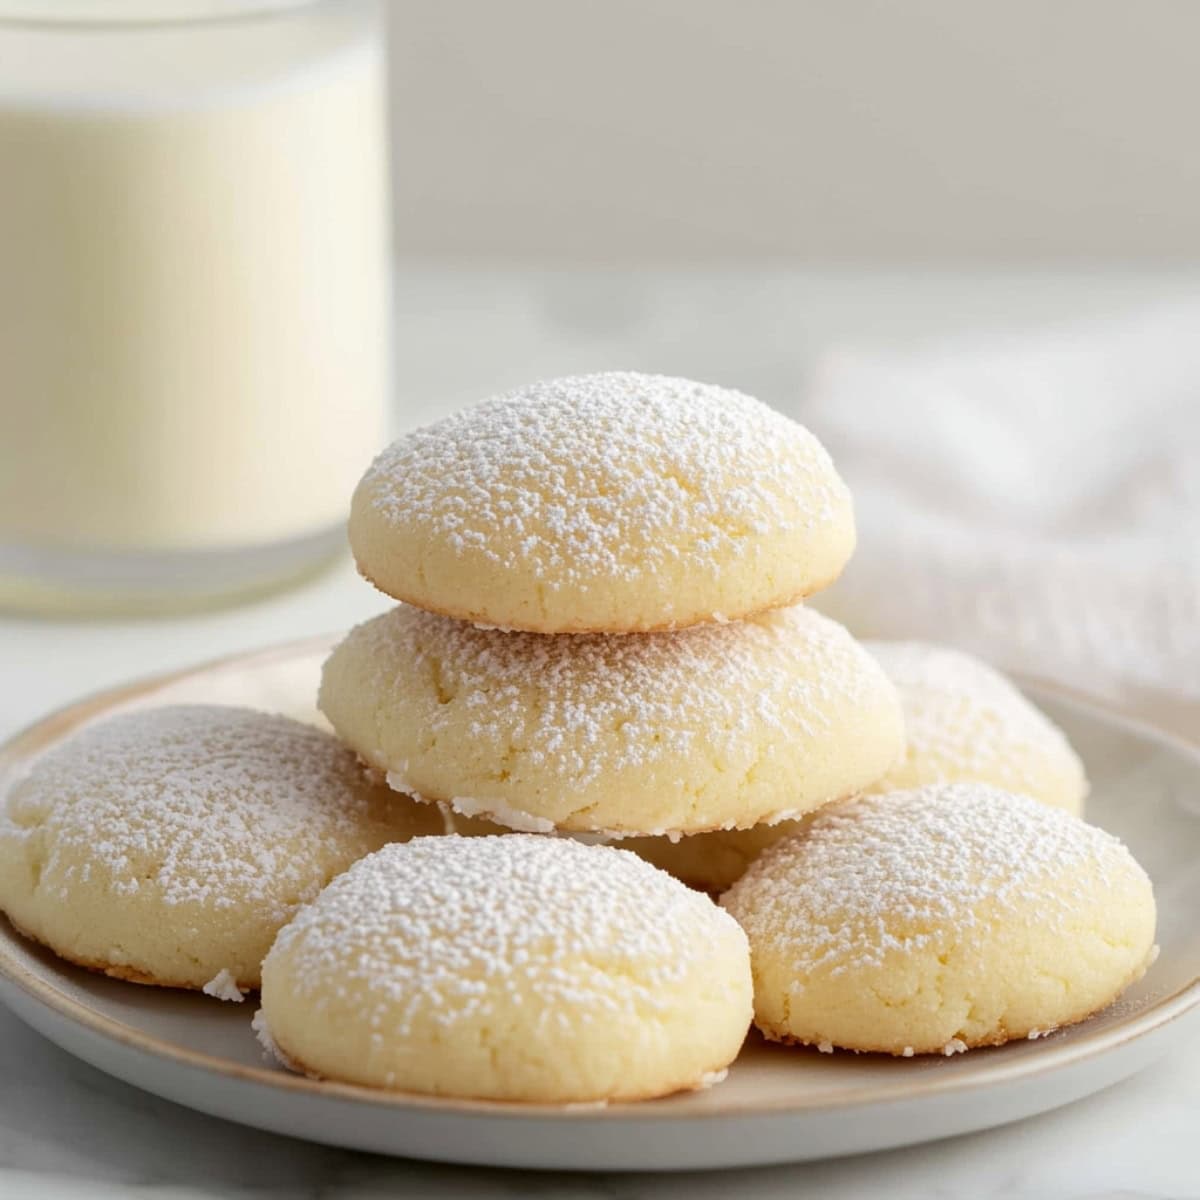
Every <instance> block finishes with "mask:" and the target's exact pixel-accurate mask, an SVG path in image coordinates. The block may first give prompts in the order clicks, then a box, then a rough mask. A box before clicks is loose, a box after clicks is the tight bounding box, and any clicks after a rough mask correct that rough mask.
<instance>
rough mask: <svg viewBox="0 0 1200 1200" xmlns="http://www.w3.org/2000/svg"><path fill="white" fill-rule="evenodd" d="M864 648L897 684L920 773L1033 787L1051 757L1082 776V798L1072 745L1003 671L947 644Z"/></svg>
mask: <svg viewBox="0 0 1200 1200" xmlns="http://www.w3.org/2000/svg"><path fill="white" fill-rule="evenodd" d="M863 645H864V647H865V648H866V649H867V650H868V651H869V652H870V653H871V654H873V655H874V656H875V658H876V659H878V661H879V663H880V665H881V666H882V667H883V669H884V670H885V671H886V672H887V674H888V677H889V678H890V679H891V680H892V682H893V683H894V684H895V685H896V687H897V688H898V689H899V692H900V697H901V701H902V703H903V705H904V723H905V729H906V732H907V734H908V742H909V754H910V756H916V757H919V759H920V762H921V767H922V772H923V774H928V773H929V772H941V774H942V778H943V780H945V781H947V782H950V781H955V780H961V779H972V778H979V779H984V778H986V779H988V780H989V781H990V782H993V783H996V784H1002V785H1003V786H1004V787H1006V788H1009V789H1012V790H1014V791H1031V790H1033V789H1035V788H1036V787H1037V784H1038V782H1039V778H1040V776H1039V775H1035V774H1033V773H1031V767H1032V766H1033V765H1035V764H1037V763H1045V762H1046V761H1047V760H1049V761H1053V762H1057V763H1061V764H1062V770H1063V771H1064V772H1069V773H1070V774H1072V775H1075V776H1077V778H1078V783H1077V788H1078V792H1079V794H1080V795H1081V796H1082V794H1083V792H1084V791H1085V790H1086V780H1085V778H1084V773H1083V765H1082V763H1080V761H1079V759H1078V757H1077V756H1076V754H1075V752H1074V751H1073V750H1072V749H1071V746H1070V743H1068V741H1067V739H1066V738H1065V737H1064V736H1063V734H1062V732H1061V731H1060V730H1059V729H1058V728H1057V727H1056V726H1055V725H1054V724H1052V723H1051V721H1050V720H1049V719H1048V718H1047V717H1046V716H1045V715H1044V714H1043V713H1041V712H1040V711H1039V710H1038V709H1037V708H1035V707H1034V705H1032V704H1031V703H1030V702H1029V701H1028V700H1027V699H1026V698H1025V697H1024V696H1023V695H1022V694H1021V692H1020V691H1019V690H1018V689H1017V688H1016V687H1015V686H1014V685H1013V684H1012V683H1011V682H1010V681H1009V680H1008V679H1006V678H1005V677H1004V676H1003V675H1002V674H1001V673H1000V672H999V671H996V670H995V669H993V668H992V667H990V666H988V665H987V664H986V663H984V662H981V661H980V660H979V659H977V658H974V657H972V656H971V655H969V654H963V653H961V652H960V651H958V650H953V649H950V648H949V647H946V646H935V645H929V644H926V643H923V642H874V641H867V642H864V643H863ZM928 782H936V780H933V779H929V780H928ZM886 783H887V781H886V780H885V781H884V784H885V785H886ZM1038 798H1039V799H1042V798H1043V797H1038Z"/></svg>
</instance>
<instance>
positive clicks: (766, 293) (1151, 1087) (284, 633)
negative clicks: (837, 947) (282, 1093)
mask: <svg viewBox="0 0 1200 1200" xmlns="http://www.w3.org/2000/svg"><path fill="white" fill-rule="evenodd" d="M1196 287H1197V282H1196V280H1195V279H1194V278H1191V279H1189V278H1187V277H1183V276H1157V277H1149V276H1132V275H1109V276H1104V277H1100V278H1096V277H1088V278H1084V277H1077V278H1074V279H1070V278H1062V277H1051V276H1013V275H993V276H990V277H982V276H961V275H956V276H941V277H936V278H929V277H917V276H905V275H902V274H898V273H892V274H888V275H880V274H873V275H867V274H862V273H858V274H847V273H840V274H826V275H811V274H810V275H805V276H792V275H786V274H773V275H769V276H768V275H761V274H748V273H744V272H723V273H719V274H704V275H699V274H691V275H680V274H674V275H670V276H666V275H661V274H655V275H651V274H638V275H625V274H621V273H617V272H597V273H592V274H590V275H587V276H580V275H579V274H578V273H576V274H573V275H571V276H567V275H564V274H558V273H533V274H531V273H511V272H498V271H492V272H487V273H481V272H471V271H465V270H464V271H451V272H447V271H431V270H426V271H411V272H409V273H408V274H407V275H406V277H405V282H404V284H403V286H402V290H401V305H400V345H399V353H400V361H401V370H400V392H401V397H402V401H403V402H404V404H405V406H406V411H407V416H408V417H409V418H414V417H423V416H426V415H429V414H430V413H432V412H435V411H436V410H437V409H439V408H442V407H446V406H450V405H453V404H456V403H459V402H462V401H464V400H467V399H470V398H473V397H475V396H476V395H478V394H481V393H483V392H486V391H488V390H492V389H493V388H494V387H499V386H505V385H508V384H511V383H515V382H519V381H521V380H523V379H525V378H527V377H530V376H540V375H551V374H556V373H560V372H562V371H566V370H575V369H594V368H598V367H603V366H613V365H622V366H623V365H634V366H638V367H641V368H645V369H661V370H670V371H674V372H678V373H682V374H692V375H695V376H698V377H701V378H703V377H705V376H708V377H715V378H720V379H723V380H727V381H734V380H737V381H740V382H742V384H743V386H745V387H746V388H747V390H750V391H759V392H760V393H762V394H764V395H766V396H769V397H770V398H772V399H774V400H776V402H779V400H780V397H784V396H786V395H787V394H788V393H789V391H790V390H792V389H795V388H798V387H799V386H800V382H801V380H802V378H803V373H804V370H805V368H806V366H807V365H808V362H809V361H810V359H811V356H812V354H813V352H814V351H815V350H816V349H817V348H819V347H821V346H823V345H825V344H826V343H828V342H830V341H837V340H842V339H855V340H859V341H862V340H872V341H876V342H878V341H887V342H891V343H895V342H897V341H911V340H913V339H916V338H921V337H925V336H932V335H935V334H937V333H939V332H942V331H946V330H948V331H950V332H960V331H966V330H977V329H979V328H1004V329H1008V328H1014V327H1022V326H1024V327H1028V326H1030V325H1033V324H1037V323H1040V322H1043V321H1049V320H1058V319H1063V318H1069V317H1071V316H1074V315H1079V314H1082V313H1098V312H1110V311H1118V310H1120V309H1122V308H1128V307H1133V306H1135V305H1138V304H1141V303H1145V302H1154V301H1156V300H1160V299H1161V300H1166V299H1170V298H1171V297H1174V296H1178V295H1181V294H1183V293H1184V292H1185V291H1193V292H1194V291H1195V289H1196ZM467 346H469V347H470V350H471V353H469V354H467V353H464V352H463V351H464V348H465V347H467ZM385 605H386V602H385V601H384V600H383V599H382V598H380V597H378V596H376V595H374V594H373V593H372V592H371V590H370V589H369V588H367V587H366V586H365V585H364V584H362V583H361V581H359V580H358V579H357V577H356V576H355V574H354V572H353V570H352V569H351V567H350V565H349V564H348V563H345V562H344V563H342V564H340V565H339V567H338V568H337V569H336V570H335V571H333V572H331V573H330V574H328V575H327V576H325V577H324V578H322V579H320V580H316V581H314V582H312V583H310V584H308V585H306V586H305V587H303V588H301V589H299V590H297V591H294V592H292V593H290V594H288V595H285V596H281V597H276V598H273V599H267V600H263V601H260V602H258V603H256V604H253V605H249V606H246V607H242V608H236V609H229V610H225V611H220V612H214V613H209V614H203V615H196V616H189V617H180V618H169V619H162V620H152V621H106V622H98V623H88V622H82V621H78V622H77V621H39V620H37V619H32V618H17V617H7V618H3V617H0V681H2V685H0V737H5V736H7V735H8V734H9V733H11V732H13V731H14V730H15V729H17V728H18V727H20V726H21V725H24V724H26V723H28V722H29V721H32V720H34V719H35V718H37V717H38V716H40V715H42V714H43V713H44V712H46V711H47V710H48V709H50V708H53V707H55V706H57V705H59V704H63V703H66V702H68V701H70V700H72V699H74V698H76V697H77V696H79V695H80V694H82V693H85V692H89V691H94V690H97V689H99V688H103V687H105V686H108V685H110V684H115V683H117V682H120V681H124V680H128V679H131V678H134V677H137V676H139V675H145V674H148V673H154V672H158V671H163V670H168V669H170V668H172V667H177V666H182V665H186V664H188V663H193V662H197V661H201V660H204V659H206V658H212V657H216V656H218V655H223V654H227V653H230V652H233V651H237V650H241V649H246V648H250V647H253V646H258V645H263V644H266V643H270V642H275V641H281V640H285V639H287V638H291V637H300V636H304V635H307V634H312V633H320V632H327V631H331V630H335V629H338V628H341V627H344V626H346V625H347V624H349V623H351V622H352V621H355V620H357V619H360V618H361V617H363V616H365V615H368V614H369V613H372V612H375V611H378V610H380V609H381V608H383V607H385ZM1198 1131H1200V1039H1192V1040H1191V1041H1189V1042H1186V1043H1184V1044H1181V1045H1180V1046H1179V1047H1178V1048H1177V1049H1176V1050H1175V1051H1174V1052H1173V1053H1172V1054H1171V1055H1170V1056H1169V1057H1168V1059H1167V1060H1166V1061H1164V1062H1163V1063H1161V1064H1160V1065H1158V1066H1155V1067H1152V1068H1150V1069H1148V1070H1147V1071H1145V1072H1143V1073H1142V1074H1141V1075H1139V1076H1135V1077H1134V1078H1132V1079H1130V1080H1128V1081H1127V1082H1125V1083H1122V1084H1119V1085H1118V1086H1116V1087H1115V1088H1112V1089H1110V1090H1109V1091H1107V1092H1104V1093H1102V1094H1100V1095H1097V1096H1094V1097H1092V1098H1090V1099H1087V1100H1084V1101H1082V1102H1080V1103H1077V1104H1075V1105H1072V1106H1070V1107H1068V1108H1066V1109H1062V1110H1059V1111H1057V1112H1052V1113H1048V1114H1046V1115H1044V1116H1041V1117H1037V1118H1034V1119H1032V1120H1028V1121H1024V1122H1021V1123H1019V1124H1016V1125H1012V1126H1009V1127H1006V1128H1004V1129H999V1130H994V1131H991V1132H988V1133H981V1134H975V1135H971V1136H968V1137H963V1138H958V1139H954V1140H951V1141H947V1142H940V1143H934V1144H931V1145H928V1146H923V1147H917V1148H914V1149H910V1150H903V1151H893V1152H887V1153H883V1154H877V1155H871V1156H866V1157H862V1158H854V1159H845V1160H841V1161H835V1162H828V1163H820V1164H812V1165H806V1166H794V1167H773V1168H765V1169H762V1170H756V1171H742V1172H738V1173H737V1175H736V1178H735V1177H733V1176H732V1175H731V1174H729V1173H726V1172H718V1173H715V1174H707V1175H702V1174H694V1175H673V1176H648V1175H626V1176H622V1175H604V1176H600V1175H579V1176H571V1175H536V1174H527V1173H521V1172H502V1171H485V1170H479V1169H460V1168H454V1167H440V1166H432V1165H425V1164H419V1163H413V1162H404V1161H390V1160H386V1159H381V1158H374V1157H371V1156H368V1155H363V1154H356V1153H350V1152H344V1151H339V1150H331V1149H326V1148H322V1147H318V1146H310V1145H305V1144H303V1143H300V1142H295V1141H291V1140H289V1139H285V1138H280V1137H274V1136H271V1135H268V1134H264V1133H258V1132H255V1131H253V1130H249V1129H243V1128H240V1127H237V1126H234V1125H230V1124H226V1123H224V1122H222V1121H218V1120H215V1119H212V1118H208V1117H204V1116H201V1115H199V1114H196V1113H192V1112H189V1111H188V1110H186V1109H182V1108H179V1107H176V1106H174V1105H172V1104H169V1103H167V1102H165V1101H162V1100H158V1099H156V1098H155V1097H153V1096H149V1095H146V1094H143V1093H141V1092H138V1091H136V1090H135V1089H133V1088H131V1087H128V1086H126V1085H124V1084H121V1083H118V1082H116V1081H114V1080H111V1079H109V1078H107V1077H105V1076H104V1075H102V1074H100V1073H99V1072H97V1071H95V1070H93V1069H92V1068H90V1067H88V1066H85V1065H84V1064H82V1063H80V1062H77V1061H75V1060H73V1059H71V1058H70V1057H69V1056H67V1055H66V1054H65V1053H63V1052H61V1051H59V1050H57V1049H56V1048H55V1047H53V1046H51V1045H50V1044H49V1043H48V1042H45V1041H43V1040H42V1039H41V1038H40V1037H39V1036H37V1035H36V1034H34V1033H32V1032H31V1031H30V1030H28V1029H27V1028H26V1027H25V1026H23V1025H22V1024H20V1023H19V1022H18V1021H17V1020H16V1018H15V1017H13V1016H11V1015H9V1014H8V1013H7V1012H5V1011H4V1010H0V1197H2V1198H3V1200H26V1198H30V1200H50V1198H54V1200H66V1198H71V1197H81V1198H82V1197H88V1198H89V1200H92V1198H95V1200H105V1198H107V1197H116V1196H136V1197H147V1198H149V1197H156V1198H157V1197H162V1198H164V1200H165V1198H168V1197H169V1198H170V1200H192V1198H194V1197H229V1198H239V1200H243V1198H252V1197H295V1198H297V1200H301V1198H304V1197H313V1198H317V1197H322V1198H325V1197H336V1198H337V1200H350V1198H367V1197H374V1196H392V1195H411V1196H420V1197H441V1196H445V1197H451V1196H453V1197H466V1196H481V1197H484V1196H487V1197H490V1196H495V1197H502V1196H545V1197H562V1198H575V1197H578V1198H580V1200H582V1198H585V1197H608V1196H611V1197H627V1198H631V1200H632V1198H637V1197H654V1198H661V1200H668V1198H675V1197H678V1198H683V1197H687V1198H688V1200H704V1198H707V1197H712V1198H713V1200H716V1198H718V1197H720V1198H722V1200H724V1197H727V1196H738V1197H747V1198H748V1200H757V1198H760V1197H761V1198H762V1200H766V1198H768V1197H784V1196H789V1197H790V1196H797V1195H813V1196H820V1197H823V1198H827V1200H836V1198H838V1197H861V1196H866V1195H871V1194H875V1193H877V1192H878V1193H884V1192H886V1193H887V1194H888V1195H889V1196H891V1197H893V1198H895V1200H904V1198H907V1197H914V1198H915V1197H921V1198H925V1197H932V1196H947V1197H959V1196H961V1197H972V1198H980V1200H986V1198H989V1197H1005V1198H1009V1197H1011V1198H1014V1200H1016V1198H1022V1200H1049V1198H1051V1197H1070V1198H1080V1200H1082V1198H1084V1197H1089V1198H1092V1197H1094V1198H1100V1197H1112V1198H1116V1197H1155V1198H1158V1197H1170V1198H1172V1200H1184V1198H1193V1200H1200V1148H1198V1147H1197V1144H1196V1135H1197V1132H1198Z"/></svg>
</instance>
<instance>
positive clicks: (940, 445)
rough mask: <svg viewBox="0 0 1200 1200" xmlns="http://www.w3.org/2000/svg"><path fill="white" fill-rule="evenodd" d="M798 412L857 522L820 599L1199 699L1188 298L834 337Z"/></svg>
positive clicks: (1194, 419)
mask: <svg viewBox="0 0 1200 1200" xmlns="http://www.w3.org/2000/svg"><path fill="white" fill-rule="evenodd" d="M801 414H802V417H803V419H804V420H805V421H806V423H807V424H809V426H810V427H811V428H812V429H813V430H814V431H815V432H816V433H817V434H818V436H820V437H821V438H822V440H823V441H824V442H825V443H826V445H827V446H828V447H829V449H830V451H831V452H832V454H833V455H834V459H835V461H836V462H837V464H838V467H839V469H840V470H841V472H842V474H843V476H844V477H845V478H846V480H847V482H848V483H849V484H850V487H851V489H852V490H853V492H854V495H855V500H856V507H857V515H858V524H859V547H858V551H857V553H856V554H855V557H854V559H853V561H852V563H851V565H850V567H849V568H848V570H847V572H846V574H845V576H844V577H843V579H842V580H840V581H839V582H838V583H837V584H836V585H835V586H834V588H832V589H831V590H830V591H829V592H828V593H825V594H824V596H823V597H822V598H819V599H818V601H817V603H818V604H819V606H820V607H823V608H824V609H825V610H826V611H829V612H830V613H832V614H833V615H835V616H837V617H839V618H840V619H842V620H844V621H845V622H846V623H847V624H848V625H850V627H851V628H852V629H854V630H856V631H857V632H859V633H861V634H863V635H864V636H865V635H870V636H880V637H920V638H926V639H936V640H939V641H943V642H948V643H952V644H956V645H959V646H961V647H963V648H966V649H969V650H974V651H975V652H976V653H979V654H982V655H984V656H986V657H988V658H990V659H991V660H992V661H993V662H996V663H997V664H999V665H1001V666H1005V667H1009V668H1014V669H1017V670H1022V671H1025V672H1028V673H1031V674H1035V675H1039V676H1043V677H1050V678H1055V679H1058V680H1059V681H1062V682H1065V683H1068V684H1072V685H1074V686H1076V687H1083V688H1087V689H1088V690H1091V691H1093V692H1099V693H1102V694H1105V695H1107V696H1109V697H1110V698H1117V699H1124V698H1127V697H1128V695H1129V693H1130V691H1131V690H1134V691H1136V690H1138V689H1150V690H1151V692H1152V693H1155V694H1162V693H1170V694H1171V695H1173V696H1176V697H1179V698H1180V699H1181V700H1191V701H1197V700H1200V303H1197V304H1196V305H1194V306H1192V305H1189V306H1187V307H1173V308H1171V309H1169V310H1155V311H1152V312H1147V313H1143V314H1139V315H1137V316H1134V317H1127V318H1123V319H1121V320H1113V321H1108V322H1105V323H1103V324H1091V325H1087V326H1080V327H1074V328H1071V329H1067V330H1058V331H1055V332H1053V333H1047V334H1045V335H1042V336H1039V337H1038V338H1036V339H1028V338H1027V339H1025V340H1019V339H1017V340H1014V339H1009V340H1007V341H992V342H989V343H987V344H976V345H969V344H968V345H962V344H959V345H947V346H942V347H934V348H930V349H927V350H924V351H921V352H917V353H910V354H906V355H890V356H889V355H886V354H884V355H880V354H867V353H856V352H854V351H851V350H846V351H839V352H833V353H831V354H829V355H828V356H827V357H826V359H825V360H824V361H823V363H822V364H821V365H820V367H819V368H818V370H817V372H816V374H815V377H814V379H813V381H812V386H811V389H810V392H809V394H808V396H807V398H806V400H805V401H804V403H803V405H802V408H801ZM1193 711H1194V710H1193ZM1197 733H1200V729H1198V730H1197Z"/></svg>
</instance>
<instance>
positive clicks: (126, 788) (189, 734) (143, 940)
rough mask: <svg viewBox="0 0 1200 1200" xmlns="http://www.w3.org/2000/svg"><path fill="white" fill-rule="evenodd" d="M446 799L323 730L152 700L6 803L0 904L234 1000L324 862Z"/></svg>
mask: <svg viewBox="0 0 1200 1200" xmlns="http://www.w3.org/2000/svg"><path fill="white" fill-rule="evenodd" d="M444 829H445V825H444V823H443V821H442V819H441V814H440V813H439V812H438V811H437V810H436V809H431V808H429V806H427V805H419V804H416V803H414V802H413V801H411V800H409V799H408V798H407V797H404V796H400V795H397V794H396V793H394V792H392V791H391V790H390V789H388V788H386V787H384V786H382V785H381V784H377V783H373V782H372V781H371V780H369V779H368V778H367V776H366V774H365V773H364V771H363V769H362V767H361V766H360V764H359V763H358V761H357V760H356V758H355V755H354V753H353V752H352V751H351V750H348V749H346V748H345V747H343V746H341V745H339V743H338V742H337V740H336V739H335V738H333V737H331V736H330V735H329V734H327V733H324V732H322V731H321V730H319V729H316V728H313V727H311V726H308V725H304V724H301V723H300V722H298V721H293V720H291V719H289V718H287V717H280V716H271V715H268V714H266V713H260V712H253V711H250V710H249V709H242V708H225V707H218V706H190V705H183V706H178V707H167V708H155V709H146V710H143V711H137V712H131V713H127V714H124V715H121V716H116V717H113V718H110V719H109V720H107V721H104V722H102V723H100V724H96V725H93V726H90V727H88V728H85V729H84V730H82V731H81V732H80V733H78V734H76V735H75V736H74V737H72V738H71V739H70V740H68V741H67V742H65V743H63V744H62V745H61V746H59V747H57V748H55V749H54V750H52V751H50V752H49V753H47V754H46V755H44V756H43V757H42V758H40V759H39V760H37V761H36V762H35V763H34V765H33V767H32V769H31V770H30V772H29V774H28V775H27V776H26V777H25V778H24V779H23V780H21V781H19V782H18V783H17V784H16V785H15V787H14V788H13V789H12V791H11V792H10V794H9V796H8V799H7V803H6V804H5V806H4V808H3V810H2V811H0V908H2V909H3V910H4V912H5V913H7V915H8V917H9V919H10V920H11V921H12V923H13V924H14V925H15V926H16V927H17V928H18V929H20V930H21V931H22V932H24V933H25V934H27V935H28V936H29V937H31V938H34V939H35V940H37V941H39V942H41V943H43V944H44V945H46V946H48V947H50V949H52V950H54V951H55V952H56V953H57V954H59V955H60V956H61V957H63V958H66V959H69V960H70V961H72V962H75V963H78V964H79V965H81V966H85V967H90V968H92V969H93V970H97V971H103V972H105V973H106V974H108V975H112V976H115V977H118V978H121V979H128V980H132V981H134V982H137V983H148V984H158V985H160V986H164V987H180V988H195V989H203V990H205V991H207V992H208V993H209V994H211V995H218V996H221V997H222V998H225V999H234V998H236V997H238V996H239V995H240V992H241V991H242V990H244V989H248V988H255V987H257V986H258V981H259V967H260V964H261V962H262V959H263V956H264V955H265V954H266V952H267V950H268V949H269V948H270V946H271V943H272V941H273V940H274V938H275V934H276V933H277V932H278V931H279V929H280V927H281V926H282V925H284V924H285V923H286V922H287V921H289V920H290V919H291V917H292V916H293V915H294V914H295V912H296V910H297V908H298V907H299V906H300V905H301V904H304V903H306V902H307V901H309V900H311V899H312V898H313V897H314V896H315V895H316V894H317V893H318V892H319V891H320V890H321V889H322V888H323V887H324V886H325V885H326V884H327V883H328V882H329V881H330V879H332V878H333V877H334V876H335V875H337V874H339V873H340V872H341V871H344V870H345V869H346V868H347V867H348V866H350V864H351V863H353V862H355V861H356V860H357V859H359V858H361V857H362V856H363V855H364V854H368V853H370V852H371V851H372V850H376V849H378V848H379V847H380V846H382V845H384V844H386V843H387V842H389V841H392V840H395V839H402V838H408V837H413V836H416V835H418V834H426V833H442V832H444Z"/></svg>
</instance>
